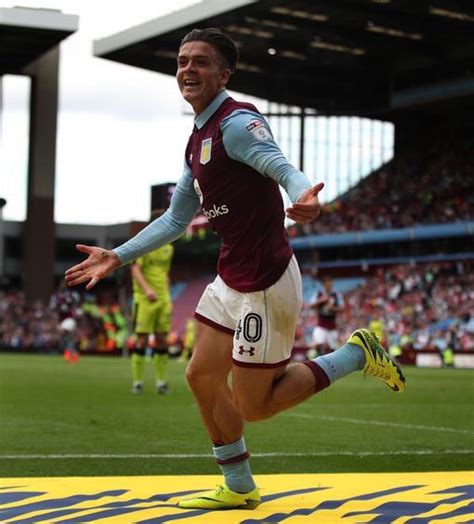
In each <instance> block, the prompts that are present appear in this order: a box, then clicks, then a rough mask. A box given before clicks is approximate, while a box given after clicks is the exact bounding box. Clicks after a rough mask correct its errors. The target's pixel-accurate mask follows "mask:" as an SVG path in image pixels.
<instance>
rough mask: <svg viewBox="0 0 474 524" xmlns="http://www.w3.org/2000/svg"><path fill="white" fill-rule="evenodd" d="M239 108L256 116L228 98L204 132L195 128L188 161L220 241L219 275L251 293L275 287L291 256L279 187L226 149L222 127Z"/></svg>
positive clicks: (202, 205) (206, 124)
mask: <svg viewBox="0 0 474 524" xmlns="http://www.w3.org/2000/svg"><path fill="white" fill-rule="evenodd" d="M238 109H249V110H251V111H254V112H255V113H258V111H257V109H256V108H255V107H254V106H253V105H251V104H247V103H243V102H236V101H235V100H233V99H232V98H227V99H226V100H225V101H224V102H223V103H222V104H221V105H220V106H219V108H218V109H217V110H216V111H215V112H214V114H213V115H212V116H211V117H210V118H209V120H208V121H207V122H206V123H205V124H204V126H203V127H202V128H200V129H198V128H197V127H195V128H194V130H193V133H192V134H191V137H190V139H189V142H188V145H187V148H186V162H187V165H188V166H189V168H190V170H191V173H192V176H193V179H194V188H195V190H196V193H197V194H198V196H199V198H200V201H201V207H202V210H203V213H204V214H205V215H206V217H207V218H208V220H209V222H210V223H211V225H212V228H213V229H214V231H215V232H216V233H217V234H218V235H219V236H220V238H221V247H220V253H219V260H218V264H217V272H218V274H219V276H220V277H221V278H222V279H223V280H224V282H225V283H226V284H227V285H228V286H229V287H231V288H233V289H235V290H237V291H240V292H242V293H248V292H253V291H260V290H262V289H266V288H268V287H270V286H271V285H272V284H274V283H275V282H276V281H277V280H278V279H279V278H280V277H281V275H282V274H283V273H284V271H285V269H286V267H287V266H288V263H289V261H290V258H291V257H292V254H293V252H292V249H291V248H290V246H289V242H288V235H287V233H286V230H285V227H284V219H285V214H284V209H283V199H282V197H281V193H280V189H279V186H278V184H277V183H276V182H275V181H274V180H272V179H271V178H269V177H266V176H263V175H261V174H260V173H259V172H258V171H256V170H255V169H253V168H252V167H250V166H248V165H246V164H243V163H242V162H239V161H236V160H233V159H231V158H230V157H229V156H228V155H227V152H226V150H225V147H224V144H223V139H222V131H221V126H220V124H221V122H222V120H223V119H225V118H226V117H227V116H229V115H230V114H231V113H232V112H233V111H235V110H238Z"/></svg>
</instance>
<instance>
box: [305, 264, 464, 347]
mask: <svg viewBox="0 0 474 524" xmlns="http://www.w3.org/2000/svg"><path fill="white" fill-rule="evenodd" d="M303 282H306V283H307V282H308V279H304V280H303ZM336 282H337V281H336ZM359 282H360V281H359ZM313 286H314V282H313ZM308 295H309V294H308V293H306V294H305V296H308ZM344 300H345V307H344V311H343V312H342V313H341V314H340V315H339V319H338V333H339V337H340V341H341V342H342V341H344V340H345V339H347V337H348V336H349V335H350V333H351V332H352V331H353V330H354V329H356V328H357V327H360V326H369V325H370V322H371V321H372V320H374V319H377V320H379V321H381V322H382V324H383V325H384V327H385V331H386V342H387V345H388V346H401V349H402V350H405V352H408V351H439V348H440V347H441V348H444V347H450V348H451V349H452V350H453V351H454V352H463V351H473V350H474V273H473V271H472V264H470V263H462V262H445V263H427V264H421V265H416V266H415V265H410V264H403V265H395V266H392V267H389V268H385V269H383V268H379V269H378V270H377V271H375V272H374V273H373V274H372V275H371V276H369V277H367V278H366V279H365V280H364V281H362V283H359V285H357V286H356V287H354V288H353V289H351V290H348V291H347V292H346V293H345V294H344ZM314 325H315V313H314V311H312V310H311V309H310V307H309V301H306V302H305V307H304V308H303V313H302V324H301V330H302V332H303V336H304V342H303V344H306V345H307V344H308V343H309V339H310V336H311V332H312V328H313V327H314ZM301 343H302V341H301V340H300V344H301Z"/></svg>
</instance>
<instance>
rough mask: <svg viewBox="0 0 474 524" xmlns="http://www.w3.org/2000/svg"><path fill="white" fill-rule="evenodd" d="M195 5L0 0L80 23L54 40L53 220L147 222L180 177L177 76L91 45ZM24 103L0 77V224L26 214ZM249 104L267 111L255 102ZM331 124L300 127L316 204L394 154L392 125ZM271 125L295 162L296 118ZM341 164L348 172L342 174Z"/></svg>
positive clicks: (21, 90) (182, 110) (183, 124)
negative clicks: (318, 192) (316, 185)
mask: <svg viewBox="0 0 474 524" xmlns="http://www.w3.org/2000/svg"><path fill="white" fill-rule="evenodd" d="M193 3H198V0H159V1H157V0H134V1H133V2H131V1H130V0H127V1H124V0H115V1H112V0H100V1H95V2H94V1H92V0H21V2H18V0H13V1H2V0H0V7H14V6H15V5H18V4H20V5H21V6H22V7H35V8H38V7H42V8H50V9H59V10H61V11H62V12H63V13H65V14H74V15H79V17H80V18H79V30H78V31H77V32H76V33H75V34H73V35H71V36H70V37H68V38H66V39H65V40H63V42H62V43H61V62H60V100H59V114H58V133H57V153H56V190H55V221H56V222H58V223H76V224H104V225H105V224H117V223H124V222H129V221H131V220H142V221H146V220H148V219H149V212H150V188H151V186H152V185H154V184H159V183H163V182H176V181H177V180H178V178H179V177H180V176H181V173H182V169H183V162H184V149H185V146H186V142H187V139H188V136H189V134H190V132H191V129H192V116H191V107H190V106H188V105H187V104H186V103H185V102H184V101H183V99H182V98H181V94H180V93H179V90H178V87H177V84H176V80H175V78H174V77H172V76H169V75H162V74H159V73H156V72H152V71H147V70H145V69H140V68H136V67H131V66H126V65H124V64H119V63H116V62H113V61H110V60H104V59H101V58H96V57H94V56H93V55H92V42H93V40H96V39H99V38H102V37H105V36H109V35H111V34H114V33H116V32H118V31H122V30H126V29H129V28H130V27H132V26H134V25H138V24H141V23H143V22H148V21H149V20H151V19H153V18H157V17H159V16H163V15H164V14H167V13H169V12H171V11H173V10H179V9H182V8H184V7H187V6H189V5H191V4H193ZM237 74H238V73H237ZM28 97H29V79H28V78H26V77H19V76H5V77H3V109H2V114H1V119H2V122H1V135H0V197H3V198H5V199H6V200H7V205H6V206H5V208H4V210H3V218H4V219H5V220H20V221H22V220H24V219H25V217H26V182H27V158H28ZM241 98H242V99H245V97H241ZM247 99H248V97H247ZM257 106H258V107H259V109H260V110H261V111H265V110H266V109H268V106H267V104H266V102H265V103H264V102H263V101H262V103H261V104H260V103H257ZM270 109H272V108H271V107H270ZM336 120H337V119H335V118H333V119H322V118H317V119H314V122H312V123H313V124H314V125H313V126H312V127H311V126H310V125H308V126H307V130H308V141H307V142H308V143H307V146H306V148H307V151H308V152H309V153H310V154H309V155H308V162H307V165H308V169H305V173H306V174H307V175H308V177H309V178H310V180H312V181H313V182H316V181H319V180H323V181H325V182H326V187H325V190H324V194H323V195H322V200H323V201H325V200H326V201H328V200H330V199H332V198H334V196H336V194H337V193H338V191H340V190H341V189H344V187H341V184H340V183H339V182H340V181H341V180H342V179H343V178H344V177H345V178H346V179H347V183H345V186H347V184H348V183H349V182H354V178H353V175H355V176H356V178H357V177H360V176H361V174H362V172H365V173H366V172H369V171H370V170H371V169H373V168H374V167H376V166H377V165H379V164H380V163H381V162H382V161H384V160H387V159H388V158H390V155H391V151H392V149H391V148H392V143H393V132H392V130H391V129H387V130H386V131H387V132H385V133H380V131H381V128H379V129H378V132H377V133H373V132H372V131H371V128H370V126H369V125H368V121H366V122H365V123H364V125H362V126H361V127H358V126H359V124H358V123H357V121H349V120H348V119H346V122H345V124H344V122H343V125H342V130H343V133H342V134H339V135H337V132H338V131H337V130H338V129H340V128H339V127H338V126H339V123H338V122H337V121H336ZM270 123H271V125H272V128H273V130H274V132H275V131H276V129H275V128H277V127H278V128H279V129H280V131H279V133H278V134H279V135H280V138H281V141H279V144H280V146H281V147H282V150H283V151H284V152H285V154H287V156H288V158H289V160H290V162H292V163H294V164H295V165H298V164H297V159H298V149H299V144H298V142H297V140H295V138H294V137H295V136H296V135H297V134H298V133H299V122H298V119H297V118H294V119H282V122H280V123H275V122H274V121H273V120H270ZM379 124H380V126H381V125H382V124H381V123H379ZM380 126H379V127H380ZM386 126H388V124H386ZM344 130H345V138H344ZM316 136H317V137H318V138H317V140H316ZM350 136H352V137H353V138H352V139H349V137H350ZM344 140H346V146H347V147H345V146H344V144H343V147H342V148H341V153H342V154H340V153H339V152H338V151H339V150H338V149H337V148H336V145H335V144H336V143H338V144H341V141H342V142H344ZM329 142H331V143H332V145H331V147H330V148H329V149H328V148H327V147H326V146H327V144H328V143H329ZM349 142H350V144H349ZM333 146H334V147H333ZM382 150H383V151H382ZM342 164H344V166H346V167H347V169H346V172H344V173H342V175H341V173H340V171H341V167H340V166H341V165H342ZM338 172H339V175H338ZM343 185H344V184H343Z"/></svg>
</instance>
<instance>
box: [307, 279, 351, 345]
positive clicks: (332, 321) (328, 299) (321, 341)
mask: <svg viewBox="0 0 474 524" xmlns="http://www.w3.org/2000/svg"><path fill="white" fill-rule="evenodd" d="M322 283H323V287H322V289H321V290H320V291H318V293H317V294H316V297H315V300H314V302H313V303H312V304H311V308H312V309H315V310H316V311H317V314H318V320H317V324H316V327H315V328H314V330H313V340H312V347H313V348H314V350H315V354H318V355H324V354H325V353H328V352H329V351H334V350H335V349H337V345H338V334H337V314H338V313H340V312H341V311H342V309H343V306H344V300H343V298H342V296H341V294H340V293H337V292H336V291H334V289H333V283H332V278H331V277H330V276H327V275H326V276H324V277H322Z"/></svg>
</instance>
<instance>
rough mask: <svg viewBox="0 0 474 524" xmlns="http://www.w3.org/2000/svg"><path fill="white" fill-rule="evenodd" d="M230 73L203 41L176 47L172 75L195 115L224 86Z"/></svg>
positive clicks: (211, 47) (209, 46) (212, 49)
mask: <svg viewBox="0 0 474 524" xmlns="http://www.w3.org/2000/svg"><path fill="white" fill-rule="evenodd" d="M230 74H231V72H230V69H227V68H225V66H224V65H223V63H222V58H221V56H220V55H219V52H218V51H217V50H216V49H215V48H214V47H213V46H211V45H209V44H207V43H206V42H200V41H196V42H187V43H185V44H183V45H182V46H181V47H180V49H179V54H178V70H177V72H176V79H177V80H178V86H179V90H180V91H181V94H182V95H183V98H184V99H185V100H186V102H189V103H190V104H191V105H192V107H193V109H194V112H195V113H196V114H197V115H199V113H202V111H204V109H206V107H207V106H208V105H209V104H210V103H211V102H212V100H213V99H214V98H215V97H216V95H217V93H219V91H221V90H222V88H224V87H225V85H226V84H227V81H228V80H229V77H230Z"/></svg>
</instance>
